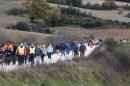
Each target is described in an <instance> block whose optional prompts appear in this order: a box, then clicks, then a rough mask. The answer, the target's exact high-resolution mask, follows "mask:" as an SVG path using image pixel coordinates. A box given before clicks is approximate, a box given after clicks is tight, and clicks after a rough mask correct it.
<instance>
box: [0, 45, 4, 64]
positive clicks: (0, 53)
mask: <svg viewBox="0 0 130 86" xmlns="http://www.w3.org/2000/svg"><path fill="white" fill-rule="evenodd" d="M3 55H4V53H3V47H2V46H0V64H1V65H2V63H3Z"/></svg>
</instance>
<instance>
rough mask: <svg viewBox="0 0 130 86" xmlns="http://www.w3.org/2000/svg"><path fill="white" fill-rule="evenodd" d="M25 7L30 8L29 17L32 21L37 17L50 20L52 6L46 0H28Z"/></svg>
mask: <svg viewBox="0 0 130 86" xmlns="http://www.w3.org/2000/svg"><path fill="white" fill-rule="evenodd" d="M25 7H26V8H27V9H28V17H29V19H30V20H31V21H32V22H34V21H35V20H37V19H43V20H45V21H49V18H50V15H51V7H49V5H48V4H47V2H46V0H32V2H27V3H26V4H25Z"/></svg>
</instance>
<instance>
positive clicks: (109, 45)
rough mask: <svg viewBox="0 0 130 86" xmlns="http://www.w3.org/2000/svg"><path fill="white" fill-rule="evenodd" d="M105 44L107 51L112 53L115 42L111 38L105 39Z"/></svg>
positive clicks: (115, 45)
mask: <svg viewBox="0 0 130 86" xmlns="http://www.w3.org/2000/svg"><path fill="white" fill-rule="evenodd" d="M105 44H106V47H107V50H109V51H114V50H115V48H116V47H117V42H116V41H115V39H113V38H107V39H106V40H105Z"/></svg>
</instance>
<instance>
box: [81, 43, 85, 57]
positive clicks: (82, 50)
mask: <svg viewBox="0 0 130 86" xmlns="http://www.w3.org/2000/svg"><path fill="white" fill-rule="evenodd" d="M85 51H86V46H85V45H84V44H81V46H80V56H84V54H85Z"/></svg>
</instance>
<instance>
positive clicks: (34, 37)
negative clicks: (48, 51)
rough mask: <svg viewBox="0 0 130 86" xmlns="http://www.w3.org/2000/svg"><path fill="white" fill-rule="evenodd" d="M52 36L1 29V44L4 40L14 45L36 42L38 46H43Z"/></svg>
mask: <svg viewBox="0 0 130 86" xmlns="http://www.w3.org/2000/svg"><path fill="white" fill-rule="evenodd" d="M52 36H53V35H49V34H44V33H35V32H25V31H17V30H8V29H0V40H1V42H2V40H3V41H6V40H7V41H8V40H10V41H12V42H14V43H19V42H24V41H28V42H34V43H36V44H41V43H43V42H47V39H48V38H50V37H52Z"/></svg>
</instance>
